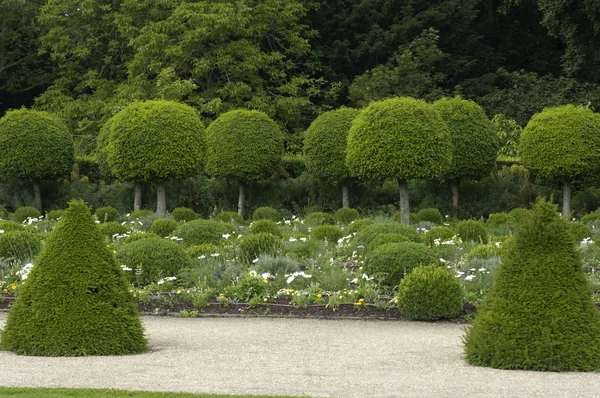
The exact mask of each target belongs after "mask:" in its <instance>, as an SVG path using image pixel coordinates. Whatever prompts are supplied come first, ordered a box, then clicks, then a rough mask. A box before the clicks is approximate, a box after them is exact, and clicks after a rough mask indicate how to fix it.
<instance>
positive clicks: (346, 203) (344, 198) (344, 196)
mask: <svg viewBox="0 0 600 398" xmlns="http://www.w3.org/2000/svg"><path fill="white" fill-rule="evenodd" d="M342 207H343V208H346V209H348V208H350V196H349V195H348V185H347V184H346V183H345V182H344V183H342Z"/></svg>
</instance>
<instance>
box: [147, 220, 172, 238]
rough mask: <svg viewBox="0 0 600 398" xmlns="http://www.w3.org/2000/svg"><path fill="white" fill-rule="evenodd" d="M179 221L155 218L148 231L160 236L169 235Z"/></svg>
mask: <svg viewBox="0 0 600 398" xmlns="http://www.w3.org/2000/svg"><path fill="white" fill-rule="evenodd" d="M178 226H179V223H178V222H177V221H175V220H172V219H170V218H157V219H156V220H154V222H153V223H152V226H151V227H150V232H153V233H155V234H156V235H158V236H160V237H161V238H164V237H167V236H169V235H171V233H172V232H173V231H175V230H176V229H177V227H178Z"/></svg>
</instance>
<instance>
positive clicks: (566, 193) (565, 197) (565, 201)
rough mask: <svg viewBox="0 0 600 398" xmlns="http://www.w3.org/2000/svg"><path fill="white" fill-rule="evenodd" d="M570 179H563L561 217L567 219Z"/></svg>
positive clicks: (568, 213) (569, 205)
mask: <svg viewBox="0 0 600 398" xmlns="http://www.w3.org/2000/svg"><path fill="white" fill-rule="evenodd" d="M572 186H573V181H572V180H565V181H563V218H564V219H565V220H567V221H569V219H570V218H571V188H572Z"/></svg>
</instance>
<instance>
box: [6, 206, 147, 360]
mask: <svg viewBox="0 0 600 398" xmlns="http://www.w3.org/2000/svg"><path fill="white" fill-rule="evenodd" d="M0 349H2V350H9V351H15V352H16V353H18V354H23V355H38V356H82V355H124V354H134V353H138V352H143V351H145V350H146V349H147V342H146V339H145V338H144V330H143V328H142V325H141V323H140V319H139V314H138V312H137V310H136V308H135V304H134V301H133V297H132V296H131V293H130V292H129V290H128V286H127V281H126V279H125V277H124V276H123V273H122V271H121V269H120V267H119V266H118V265H117V262H116V261H115V259H114V257H113V254H112V252H110V251H109V249H108V248H107V247H106V244H105V243H104V239H103V238H102V236H101V235H100V232H99V231H98V229H97V227H96V224H95V223H94V219H93V217H92V213H91V212H90V210H89V208H88V207H87V206H86V205H85V203H84V202H83V201H72V202H70V204H69V208H68V209H67V210H66V212H65V215H64V217H63V218H62V219H61V220H60V221H59V222H58V225H57V226H56V229H55V230H54V231H53V232H52V234H51V235H50V237H49V238H48V240H47V242H46V245H45V247H44V250H43V252H42V254H41V255H40V256H39V257H38V259H37V260H36V264H35V266H34V267H33V268H32V270H31V273H30V274H29V277H28V278H27V283H26V284H24V285H23V286H21V288H20V290H19V295H18V297H17V300H16V302H15V303H14V304H13V306H12V308H11V310H10V312H9V314H8V319H7V321H6V325H5V328H4V330H3V331H2V335H1V341H0Z"/></svg>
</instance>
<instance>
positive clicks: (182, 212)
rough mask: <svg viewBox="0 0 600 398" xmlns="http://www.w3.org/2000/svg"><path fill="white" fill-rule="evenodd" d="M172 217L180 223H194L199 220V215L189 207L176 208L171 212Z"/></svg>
mask: <svg viewBox="0 0 600 398" xmlns="http://www.w3.org/2000/svg"><path fill="white" fill-rule="evenodd" d="M171 215H172V216H173V218H174V219H175V220H177V221H179V222H187V221H192V220H195V219H197V218H198V214H196V212H195V211H194V210H192V209H190V208H188V207H176V208H174V209H173V211H172V212H171Z"/></svg>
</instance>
